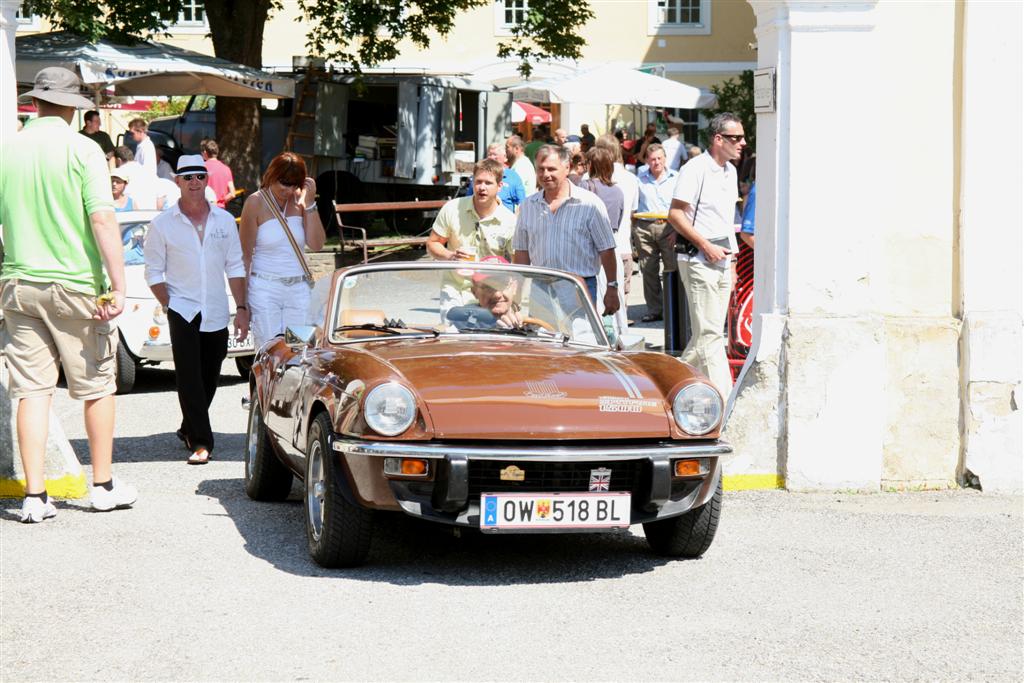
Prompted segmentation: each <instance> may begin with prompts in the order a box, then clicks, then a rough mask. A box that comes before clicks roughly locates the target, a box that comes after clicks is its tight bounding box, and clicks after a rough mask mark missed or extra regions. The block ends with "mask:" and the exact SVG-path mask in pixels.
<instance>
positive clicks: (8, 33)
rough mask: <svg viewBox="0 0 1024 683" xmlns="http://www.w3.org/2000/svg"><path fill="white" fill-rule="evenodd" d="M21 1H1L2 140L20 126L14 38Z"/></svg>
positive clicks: (0, 85)
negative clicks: (16, 13) (15, 16)
mask: <svg viewBox="0 0 1024 683" xmlns="http://www.w3.org/2000/svg"><path fill="white" fill-rule="evenodd" d="M20 5H21V0H0V32H2V33H3V47H2V48H0V140H2V139H3V138H5V137H6V136H8V135H10V134H12V133H13V132H14V131H15V130H16V129H17V125H18V79H17V77H16V76H15V71H14V38H15V36H16V34H17V32H18V23H17V20H16V19H15V18H14V13H15V12H16V11H17V10H18V7H19V6H20Z"/></svg>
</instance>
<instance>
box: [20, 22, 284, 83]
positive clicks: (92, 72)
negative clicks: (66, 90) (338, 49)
mask: <svg viewBox="0 0 1024 683" xmlns="http://www.w3.org/2000/svg"><path fill="white" fill-rule="evenodd" d="M15 53H16V57H15V65H16V68H17V76H18V82H19V83H31V82H32V81H33V80H35V75H36V73H37V72H38V71H39V70H40V69H44V68H46V67H48V66H62V67H64V68H65V69H70V70H71V71H74V72H75V73H77V74H78V75H79V76H80V77H81V79H82V83H83V84H85V85H86V86H87V87H89V88H90V89H92V90H102V89H104V88H106V87H107V86H110V85H114V86H116V87H117V93H118V94H119V95H223V96H226V97H259V98H282V97H292V96H294V94H295V81H294V80H292V79H291V78H283V77H280V76H276V75H274V74H270V73H267V72H265V71H261V70H259V69H255V68H253V67H250V66H245V65H242V64H235V63H234V62H229V61H227V60H226V59H218V58H216V57H210V56H209V55H204V54H200V53H198V52H192V51H191V50H183V49H182V48H180V47H174V46H173V45H164V44H161V43H150V42H145V41H142V42H138V43H135V44H134V45H120V44H118V43H114V42H111V41H109V40H100V41H98V42H96V43H89V42H88V41H87V40H85V39H84V38H81V37H79V36H76V35H74V34H72V33H68V32H66V31H57V32H54V33H38V34H35V35H31V36H20V37H18V38H16V39H15Z"/></svg>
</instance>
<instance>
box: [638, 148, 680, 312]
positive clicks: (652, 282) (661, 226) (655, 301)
mask: <svg viewBox="0 0 1024 683" xmlns="http://www.w3.org/2000/svg"><path fill="white" fill-rule="evenodd" d="M678 175H679V174H678V173H676V172H675V171H673V170H672V169H671V168H669V167H668V162H667V161H666V159H665V150H664V148H663V147H662V146H661V145H660V144H658V143H653V144H651V145H648V147H647V167H646V168H645V169H643V170H642V171H640V173H639V174H638V175H637V180H639V181H640V199H639V203H638V206H637V213H640V214H646V215H645V216H644V217H643V218H637V220H636V222H635V223H634V227H633V240H634V242H635V243H636V251H637V254H638V255H639V257H640V273H641V274H642V275H643V279H644V302H645V303H646V304H647V314H646V315H644V316H643V317H642V318H640V320H641V321H642V322H645V323H649V322H653V321H655V320H661V319H662V318H663V317H664V311H663V310H662V305H663V297H662V292H661V269H660V268H659V266H662V265H663V266H664V268H665V272H666V273H668V272H675V270H676V254H675V251H674V250H673V246H672V241H671V235H672V229H671V228H670V227H669V225H668V220H667V219H668V210H669V208H670V207H671V206H672V191H673V190H674V189H675V186H676V176H678Z"/></svg>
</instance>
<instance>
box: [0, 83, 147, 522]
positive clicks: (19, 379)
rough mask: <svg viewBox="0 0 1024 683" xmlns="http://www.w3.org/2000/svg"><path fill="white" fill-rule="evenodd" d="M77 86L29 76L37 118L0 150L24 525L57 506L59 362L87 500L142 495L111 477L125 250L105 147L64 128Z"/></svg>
mask: <svg viewBox="0 0 1024 683" xmlns="http://www.w3.org/2000/svg"><path fill="white" fill-rule="evenodd" d="M80 88H81V84H80V82H79V80H78V77H77V76H75V74H73V73H72V72H70V71H68V70H67V69H62V68H59V67H50V68H47V69H43V70H42V71H40V72H39V73H38V74H36V80H35V88H34V89H33V90H31V91H29V92H28V93H26V94H25V95H23V96H22V98H21V99H22V100H31V101H32V103H33V104H34V105H35V107H36V109H37V111H38V112H39V116H38V118H36V119H34V120H32V121H29V122H28V123H27V124H26V125H25V127H24V129H22V130H21V131H20V132H18V133H17V134H15V135H13V136H9V137H8V138H6V139H5V141H4V145H3V148H2V149H0V223H2V224H3V242H4V260H3V270H2V272H0V286H2V289H0V307H2V309H3V315H4V319H5V322H6V327H7V335H6V339H5V340H4V342H5V343H4V352H5V355H6V358H7V364H8V367H9V370H10V394H11V397H12V398H15V399H18V418H17V423H18V427H17V431H18V445H19V446H20V450H21V460H22V465H23V466H24V469H25V502H24V504H23V506H22V510H21V521H23V522H41V521H42V520H44V519H46V518H48V517H53V516H54V515H56V514H57V510H56V508H55V507H54V505H53V503H51V502H50V501H49V498H48V496H47V494H46V487H45V479H44V471H43V459H44V456H45V453H46V437H47V431H48V427H49V418H50V402H51V399H52V397H53V392H54V389H55V387H56V385H57V371H58V367H59V365H63V367H64V375H65V377H66V379H67V385H68V393H69V394H70V395H71V397H72V398H76V399H81V400H82V401H84V402H85V410H84V412H85V426H86V432H87V433H88V434H89V451H90V455H91V460H92V470H93V485H92V496H91V497H92V506H93V508H94V509H96V510H113V509H114V508H118V507H128V506H130V505H131V504H132V503H134V502H135V498H136V495H137V494H136V491H135V489H134V488H133V487H131V486H129V485H128V484H125V483H124V482H122V481H119V480H117V479H114V478H113V476H112V475H111V456H112V452H113V436H114V396H113V394H114V389H115V386H114V362H115V361H114V355H115V351H116V348H117V327H116V326H115V325H114V323H113V322H111V321H112V319H113V318H115V317H116V316H117V315H118V314H120V313H121V310H122V309H123V308H124V292H125V275H124V259H123V251H122V246H121V236H120V231H119V230H118V226H117V220H116V219H115V218H114V210H113V209H114V206H113V198H112V197H111V194H110V175H109V173H108V172H107V163H106V159H105V157H104V154H103V150H102V149H100V147H99V145H97V144H96V143H95V142H93V141H92V140H89V139H87V138H85V137H84V136H82V135H79V134H78V133H77V132H76V131H74V130H73V129H72V128H71V126H70V123H71V120H72V118H73V117H74V113H75V109H88V108H89V107H91V106H92V103H91V102H89V100H87V99H85V98H84V97H82V96H81V95H80V94H79V91H80ZM104 271H105V272H104Z"/></svg>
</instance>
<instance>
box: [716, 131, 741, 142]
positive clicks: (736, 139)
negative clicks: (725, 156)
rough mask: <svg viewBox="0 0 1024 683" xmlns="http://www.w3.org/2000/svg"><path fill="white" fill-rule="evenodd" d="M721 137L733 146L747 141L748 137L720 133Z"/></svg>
mask: <svg viewBox="0 0 1024 683" xmlns="http://www.w3.org/2000/svg"><path fill="white" fill-rule="evenodd" d="M719 135H721V136H722V137H723V138H725V139H726V140H728V141H730V142H732V143H733V144H736V143H737V142H740V141H742V140H746V139H747V136H746V135H727V134H725V133H719Z"/></svg>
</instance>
